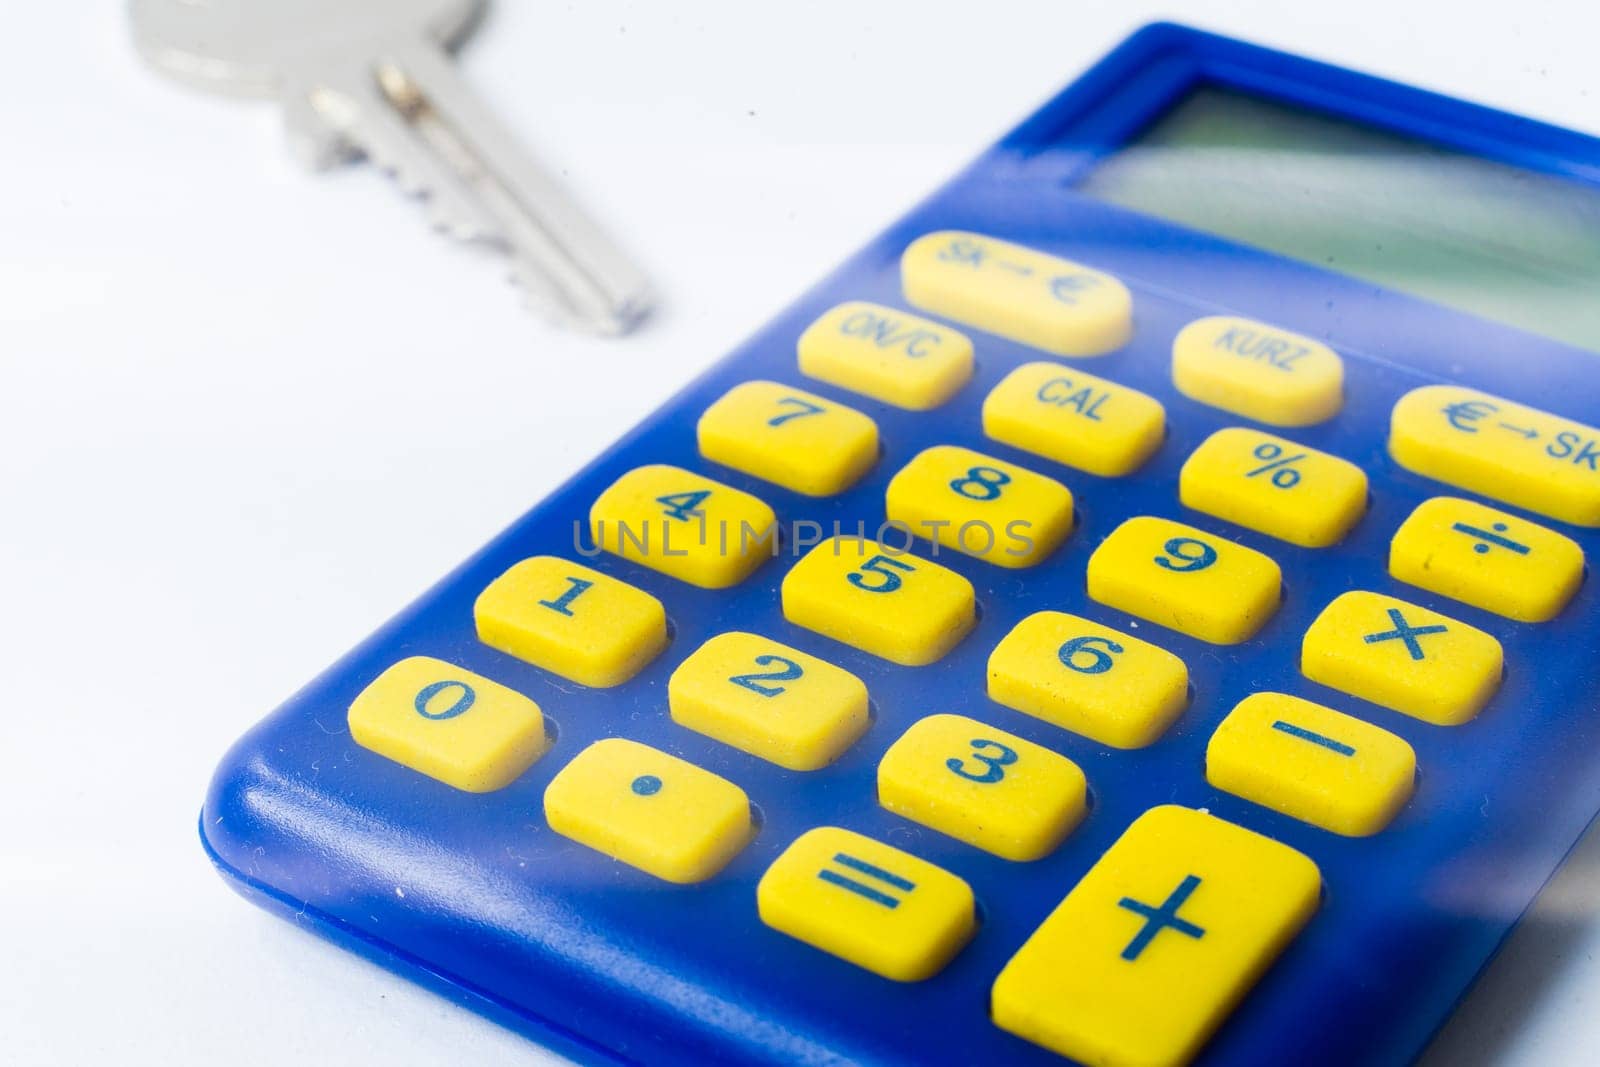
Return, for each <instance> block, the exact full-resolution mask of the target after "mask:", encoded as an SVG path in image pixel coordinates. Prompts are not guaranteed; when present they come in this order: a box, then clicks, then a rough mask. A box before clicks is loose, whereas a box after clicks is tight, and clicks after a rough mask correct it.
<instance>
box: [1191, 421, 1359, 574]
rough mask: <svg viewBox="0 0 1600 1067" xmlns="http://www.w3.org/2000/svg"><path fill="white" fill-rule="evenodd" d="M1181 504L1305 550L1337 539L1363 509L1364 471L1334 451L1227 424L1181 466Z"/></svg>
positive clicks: (1335, 541) (1351, 525)
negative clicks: (1227, 426) (1331, 452)
mask: <svg viewBox="0 0 1600 1067" xmlns="http://www.w3.org/2000/svg"><path fill="white" fill-rule="evenodd" d="M1178 495H1179V497H1180V498H1181V499H1182V500H1183V503H1184V506H1186V507H1190V508H1193V509H1194V510H1196V511H1202V512H1205V513H1206V514H1207V515H1214V516H1216V517H1217V518H1219V519H1225V520H1226V521H1228V522H1231V523H1235V524H1236V525H1239V526H1243V527H1245V528H1247V529H1250V530H1256V531H1258V532H1260V533H1264V534H1267V535H1268V536H1271V537H1276V538H1278V539H1279V540H1282V541H1287V542H1289V543H1290V544H1294V545H1301V546H1303V547H1306V548H1326V547H1328V546H1329V545H1335V544H1338V543H1339V542H1340V541H1342V540H1344V538H1345V535H1346V534H1348V533H1349V532H1350V529H1351V527H1353V526H1354V525H1355V524H1356V523H1357V522H1358V521H1360V519H1361V516H1362V515H1363V514H1364V513H1365V512H1366V510H1367V475H1366V472H1364V471H1363V470H1362V469H1361V468H1360V467H1357V466H1356V465H1355V464H1354V463H1351V462H1349V461H1347V460H1343V459H1340V458H1339V457H1338V456H1333V455H1329V454H1328V453H1326V452H1319V451H1317V450H1316V449H1314V448H1307V447H1306V446H1304V445H1301V444H1297V443H1296V442H1294V441H1289V440H1286V439H1284V438H1282V437H1276V436H1274V435H1272V434H1267V433H1261V432H1260V431H1257V430H1247V429H1244V428H1243V427H1233V428H1230V429H1226V430H1218V431H1217V432H1216V433H1214V434H1212V435H1211V436H1210V437H1208V438H1207V439H1206V440H1205V441H1204V442H1203V443H1202V444H1201V445H1200V447H1199V448H1197V449H1195V451H1194V454H1193V455H1191V456H1190V457H1189V459H1188V462H1186V463H1185V464H1184V465H1183V472H1182V474H1181V475H1180V476H1179V479H1178Z"/></svg>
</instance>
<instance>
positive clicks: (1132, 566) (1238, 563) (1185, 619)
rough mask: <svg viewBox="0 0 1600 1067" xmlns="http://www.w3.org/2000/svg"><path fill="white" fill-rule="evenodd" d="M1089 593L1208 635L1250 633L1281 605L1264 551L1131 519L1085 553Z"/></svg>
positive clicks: (1275, 573) (1227, 641) (1273, 568)
mask: <svg viewBox="0 0 1600 1067" xmlns="http://www.w3.org/2000/svg"><path fill="white" fill-rule="evenodd" d="M1088 583H1089V596H1090V597H1092V598H1093V599H1095V600H1098V601H1099V602H1100V603H1102V604H1107V605H1109V606H1111V607H1113V608H1117V609H1119V610H1121V611H1126V612H1128V613H1129V614H1132V615H1137V616H1139V617H1140V618H1143V619H1149V620H1150V621H1151V622H1154V623H1159V624H1160V625H1162V626H1166V627H1169V628H1171V629H1174V630H1177V631H1179V632H1180V633H1185V634H1188V635H1189V636H1190V637H1198V638H1199V639H1200V640H1202V641H1209V642H1211V643H1212V644H1214V645H1235V644H1238V643H1239V642H1241V641H1246V640H1249V639H1250V638H1251V637H1253V636H1254V635H1255V633H1256V631H1257V630H1259V629H1261V626H1262V624H1263V623H1265V622H1266V621H1267V619H1268V618H1270V617H1271V616H1272V613H1273V612H1275V611H1277V609H1278V601H1279V600H1280V598H1281V595H1282V589H1283V572H1282V571H1280V570H1279V569H1278V565H1277V564H1276V563H1274V562H1273V561H1272V560H1271V559H1270V558H1269V557H1267V556H1264V555H1262V554H1261V553H1260V552H1257V551H1255V550H1254V549H1250V548H1245V547H1244V546H1243V545H1239V544H1235V543H1234V542H1232V541H1228V540H1225V539H1224V538H1221V537H1216V536H1214V535H1212V534H1209V533H1206V532H1205V531H1203V530H1196V529H1195V528H1194V527H1192V526H1185V525H1183V524H1182V523H1177V522H1172V521H1170V520H1168V519H1157V518H1151V517H1148V516H1145V517H1140V518H1134V519H1129V520H1128V521H1127V522H1125V523H1123V524H1122V525H1121V526H1119V527H1117V528H1116V529H1115V530H1113V531H1112V532H1111V536H1109V537H1107V538H1106V539H1105V541H1104V542H1103V543H1102V544H1101V545H1100V547H1099V548H1097V549H1095V552H1094V555H1093V556H1091V557H1090V558H1089V575H1088Z"/></svg>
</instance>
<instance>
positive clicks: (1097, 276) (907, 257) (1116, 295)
mask: <svg viewBox="0 0 1600 1067" xmlns="http://www.w3.org/2000/svg"><path fill="white" fill-rule="evenodd" d="M900 282H901V285H902V287H903V288H904V290H905V297H906V300H907V301H908V302H909V303H911V304H914V305H915V306H917V307H919V308H923V309H924V310H927V311H931V312H933V313H934V314H936V315H944V316H945V317H947V318H952V319H956V320H957V321H960V322H965V323H969V324H971V325H973V326H976V327H978V329H980V330H988V331H989V332H990V333H994V334H999V335H1000V336H1001V337H1009V338H1011V339H1012V340H1013V341H1021V342H1022V343H1023V344H1025V345H1032V346H1033V347H1035V348H1042V349H1044V350H1045V351H1046V352H1054V353H1056V354H1057V355H1061V356H1098V355H1102V354H1104V353H1106V352H1110V351H1113V350H1114V349H1118V348H1121V347H1122V346H1123V345H1125V344H1127V343H1128V338H1129V337H1130V336H1131V335H1132V333H1133V296H1132V294H1130V293H1129V292H1128V287H1127V286H1125V285H1123V284H1122V283H1121V282H1119V281H1118V280H1117V279H1115V278H1113V277H1112V276H1111V275H1109V274H1104V273H1102V272H1100V271H1097V270H1091V269H1089V268H1088V267H1085V266H1083V265H1082V264H1081V263H1074V262H1072V261H1071V260H1068V259H1061V258H1059V257H1057V256H1052V255H1048V254H1046V253H1044V252H1039V251H1035V250H1034V249H1032V248H1025V247H1023V246H1022V245H1016V244H1011V243H1010V242H1009V241H999V240H996V239H995V238H993V237H985V236H983V235H982V234H976V233H966V232H963V231H960V230H941V231H939V232H936V233H930V234H927V235H925V236H922V237H919V238H917V239H916V240H915V241H913V242H911V244H910V245H909V246H908V247H907V248H906V250H905V253H904V255H902V256H901V257H900Z"/></svg>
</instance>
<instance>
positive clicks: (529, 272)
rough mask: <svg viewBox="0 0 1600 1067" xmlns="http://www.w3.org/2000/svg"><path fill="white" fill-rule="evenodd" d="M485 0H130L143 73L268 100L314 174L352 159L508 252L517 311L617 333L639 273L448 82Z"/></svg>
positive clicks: (467, 95)
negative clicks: (279, 109)
mask: <svg viewBox="0 0 1600 1067" xmlns="http://www.w3.org/2000/svg"><path fill="white" fill-rule="evenodd" d="M485 4H486V0H132V2H131V8H130V11H131V15H132V21H133V31H134V38H135V41H136V43H137V45H138V47H139V51H140V52H141V53H142V54H143V55H144V57H145V58H146V59H147V60H148V61H149V62H150V63H151V64H152V65H153V66H155V67H156V68H158V69H160V70H162V71H164V72H165V73H167V74H170V75H172V76H173V77H175V78H178V79H180V80H182V81H185V82H187V83H189V84H191V85H194V86H197V87H199V88H203V89H208V90H211V91H213V92H219V93H227V94H230V95H234V96H258V97H268V98H276V99H278V100H279V101H281V103H282V104H283V107H284V116H285V122H286V124H287V126H288V132H289V135H290V139H291V144H292V145H293V147H295V148H296V150H297V153H298V154H299V155H300V156H301V157H302V158H303V159H304V160H305V161H306V162H308V163H309V164H311V165H312V166H315V167H324V166H327V165H330V164H332V163H335V162H338V161H340V160H342V159H348V158H352V157H355V156H358V155H364V156H366V157H368V158H370V159H372V160H373V161H374V162H376V163H377V164H378V165H379V166H381V167H383V168H384V169H386V170H388V171H391V172H392V173H393V174H394V176H395V178H396V180H397V181H398V182H399V183H400V184H401V186H402V187H403V188H405V189H406V190H407V191H408V192H412V193H418V194H421V195H423V196H424V197H426V198H427V200H428V203H429V206H430V208H431V210H432V213H433V221H434V223H435V225H436V226H438V227H439V228H440V229H442V230H445V231H446V232H448V233H450V234H452V235H454V236H456V237H459V238H461V239H463V240H475V241H482V242H485V243H487V244H489V245H491V246H493V247H496V248H498V249H500V250H502V251H504V252H506V253H507V254H509V255H510V257H511V259H512V261H513V264H514V267H513V272H512V274H513V277H514V278H515V279H516V280H517V281H518V282H519V283H520V284H521V285H522V287H523V288H524V290H525V291H526V292H527V293H528V299H529V301H530V302H531V303H533V304H534V305H536V306H537V307H539V308H540V310H542V311H543V312H544V313H545V314H547V315H548V316H549V317H550V318H552V319H553V320H555V321H557V322H559V323H561V324H562V325H570V326H576V327H579V328H584V329H588V330H591V331H593V332H596V333H601V334H621V333H625V332H627V331H628V329H630V328H631V327H632V326H633V325H634V324H635V323H636V322H637V321H638V320H639V319H640V318H641V317H642V316H643V314H644V313H645V311H646V310H647V309H648V307H649V303H650V296H649V291H648V285H647V283H646V281H645V279H644V276H643V275H642V274H641V273H640V272H639V271H638V270H637V269H636V268H635V267H634V266H633V265H632V264H631V263H630V262H629V261H628V260H627V259H626V258H625V257H624V256H623V254H622V253H621V252H620V251H619V250H618V249H617V247H616V246H615V245H614V244H612V242H611V240H610V239H609V238H608V237H606V235H605V234H604V233H603V232H601V230H600V229H599V227H598V226H597V225H596V224H595V223H594V222H593V221H592V220H590V219H589V218H588V217H587V216H586V215H585V214H584V212H583V211H582V209H580V208H579V207H578V206H577V204H575V203H574V202H573V201H572V199H571V198H570V197H569V196H568V195H567V194H566V193H565V192H563V191H562V189H561V188H560V187H559V186H558V185H557V184H556V182H555V181H554V179H553V178H551V177H550V175H548V174H547V173H546V172H545V170H544V168H542V167H540V166H539V165H538V164H537V163H536V162H534V160H533V159H531V158H529V156H528V155H527V153H525V152H524V151H522V150H521V149H520V147H519V146H518V144H517V142H516V140H515V139H514V138H513V137H512V136H511V135H510V134H509V133H508V132H507V131H506V129H505V127H504V126H502V125H501V124H500V123H499V122H498V121H497V120H496V119H495V118H494V116H493V115H492V114H491V112H490V111H489V110H488V109H487V108H486V107H485V106H484V105H483V104H482V103H480V102H479V100H478V98H477V96H476V95H475V94H474V93H473V92H472V90H471V89H469V88H468V87H467V85H466V83H465V82H463V81H462V80H461V78H460V77H459V76H458V75H457V73H456V70H455V63H454V60H453V58H452V56H451V54H450V48H451V46H452V45H454V43H455V42H457V41H459V40H460V39H461V38H463V37H465V36H466V35H467V34H468V33H469V32H470V31H471V30H472V29H473V28H474V27H475V26H476V25H477V23H478V22H479V20H480V18H481V16H482V15H483V11H484V7H485Z"/></svg>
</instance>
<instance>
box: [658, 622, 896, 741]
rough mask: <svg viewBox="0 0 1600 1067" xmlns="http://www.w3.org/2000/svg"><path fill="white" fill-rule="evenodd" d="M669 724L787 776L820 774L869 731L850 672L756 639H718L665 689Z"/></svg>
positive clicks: (860, 688)
mask: <svg viewBox="0 0 1600 1067" xmlns="http://www.w3.org/2000/svg"><path fill="white" fill-rule="evenodd" d="M667 703H668V705H669V707H670V708H671V710H672V720H673V721H674V722H676V723H678V724H679V725H680V726H686V727H688V728H689V729H691V730H695V731H698V732H699V733H702V734H705V735H706V736H707V737H714V738H716V739H717V740H718V741H722V742H724V743H725V744H729V745H732V746H733V747H734V748H737V749H739V750H740V751H742V752H748V753H750V754H751V755H752V756H759V757H761V758H762V759H764V760H770V761H771V762H773V763H776V764H778V765H779V766H780V767H787V768H789V769H790V770H793V771H814V770H817V769H819V768H821V767H826V766H827V765H828V764H830V763H832V762H833V761H834V760H836V759H838V758H839V755H840V754H841V753H843V752H844V751H845V750H846V749H848V748H849V747H850V746H851V745H853V744H855V742H856V740H857V738H859V737H860V736H861V734H862V732H863V731H865V730H866V728H867V687H866V686H865V685H864V684H862V682H861V679H859V678H857V677H856V676H855V675H853V674H851V673H850V672H849V671H847V670H844V669H843V668H840V667H835V666H834V665H833V664H831V663H828V662H826V661H825V660H820V659H818V658H816V657H815V656H808V655H806V654H805V653H804V652H801V651H800V650H799V649H795V648H790V647H789V646H787V645H781V644H779V643H778V642H776V641H773V640H770V639H768V638H765V637H758V636H756V635H755V634H747V633H726V634H718V635H717V636H716V637H713V638H711V640H709V641H707V642H706V643H705V644H703V645H701V646H700V647H699V648H698V649H696V650H695V651H694V653H693V654H692V655H691V656H690V657H689V658H688V659H686V660H684V661H683V663H682V664H681V665H680V666H679V667H678V669H677V670H676V671H674V672H673V674H672V679H671V680H670V681H669V682H668V683H667Z"/></svg>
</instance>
